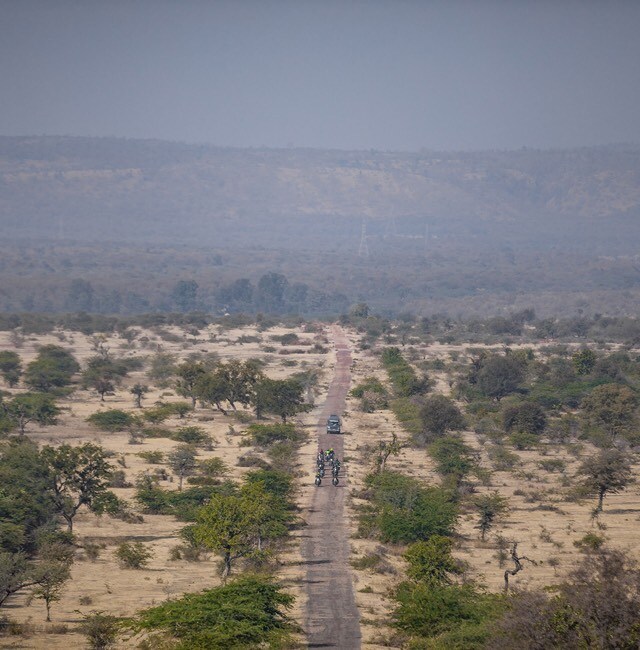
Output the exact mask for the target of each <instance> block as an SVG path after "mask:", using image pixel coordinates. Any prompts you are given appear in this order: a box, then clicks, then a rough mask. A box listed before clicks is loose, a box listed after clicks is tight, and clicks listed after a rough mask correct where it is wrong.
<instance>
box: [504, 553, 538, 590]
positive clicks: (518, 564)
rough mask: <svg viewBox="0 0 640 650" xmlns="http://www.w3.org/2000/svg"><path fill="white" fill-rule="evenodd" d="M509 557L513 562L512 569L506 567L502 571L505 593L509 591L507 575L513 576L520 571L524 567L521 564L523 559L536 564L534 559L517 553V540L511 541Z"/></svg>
mask: <svg viewBox="0 0 640 650" xmlns="http://www.w3.org/2000/svg"><path fill="white" fill-rule="evenodd" d="M511 559H512V560H513V563H514V565H515V566H514V568H513V569H507V570H506V571H505V572H504V593H505V594H506V593H507V592H508V591H509V576H514V575H516V573H520V571H522V570H523V569H524V566H522V562H523V560H526V561H527V562H531V564H533V565H534V566H538V563H537V562H536V561H535V560H532V559H530V558H528V557H527V556H526V555H518V542H513V546H512V547H511Z"/></svg>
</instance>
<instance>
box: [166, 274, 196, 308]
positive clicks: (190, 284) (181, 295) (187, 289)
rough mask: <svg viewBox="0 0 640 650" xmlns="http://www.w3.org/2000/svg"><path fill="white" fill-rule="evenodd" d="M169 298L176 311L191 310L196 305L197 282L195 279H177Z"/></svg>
mask: <svg viewBox="0 0 640 650" xmlns="http://www.w3.org/2000/svg"><path fill="white" fill-rule="evenodd" d="M171 298H172V301H173V304H174V305H175V307H176V308H177V309H178V311H181V312H188V311H193V310H194V309H195V308H196V305H197V298H198V283H197V282H196V281H195V280H179V281H178V282H177V283H176V285H175V286H174V287H173V290H172V292H171Z"/></svg>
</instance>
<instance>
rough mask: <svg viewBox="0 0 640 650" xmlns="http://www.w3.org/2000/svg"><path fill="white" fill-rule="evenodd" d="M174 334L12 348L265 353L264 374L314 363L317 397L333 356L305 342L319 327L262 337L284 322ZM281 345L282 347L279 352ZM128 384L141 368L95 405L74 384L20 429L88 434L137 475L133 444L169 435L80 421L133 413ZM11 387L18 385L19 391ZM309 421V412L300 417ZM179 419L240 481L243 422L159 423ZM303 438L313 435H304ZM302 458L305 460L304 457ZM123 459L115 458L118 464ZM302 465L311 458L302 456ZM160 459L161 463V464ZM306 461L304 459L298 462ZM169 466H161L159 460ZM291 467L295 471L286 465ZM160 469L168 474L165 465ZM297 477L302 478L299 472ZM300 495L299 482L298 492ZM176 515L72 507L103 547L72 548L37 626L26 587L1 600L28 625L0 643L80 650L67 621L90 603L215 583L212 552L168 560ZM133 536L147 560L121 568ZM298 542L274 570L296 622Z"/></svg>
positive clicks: (62, 336) (131, 600) (158, 444)
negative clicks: (290, 338) (199, 430)
mask: <svg viewBox="0 0 640 650" xmlns="http://www.w3.org/2000/svg"><path fill="white" fill-rule="evenodd" d="M163 329H164V330H165V331H170V333H171V334H173V335H175V336H176V337H177V340H175V341H173V340H172V341H167V340H163V339H162V338H161V337H160V336H158V334H157V333H154V332H153V331H141V332H140V334H139V336H138V338H137V339H136V341H135V342H134V344H133V345H132V346H131V345H128V344H127V342H126V341H125V340H124V339H122V338H119V337H117V336H113V337H108V338H107V339H105V340H102V341H97V340H96V339H95V337H87V336H84V335H82V334H78V333H68V332H67V333H58V335H57V336H32V337H28V338H27V339H26V340H25V341H24V343H23V345H22V347H20V348H18V350H17V351H18V352H19V354H20V356H21V357H22V359H23V364H24V365H26V364H27V363H28V362H29V361H31V360H32V359H33V358H34V357H35V355H36V353H37V348H38V346H40V345H43V344H46V343H53V344H56V345H62V346H63V347H65V348H67V349H69V350H70V351H72V352H73V354H74V355H75V356H76V358H77V359H78V360H79V361H80V363H81V364H84V362H85V361H86V359H87V358H88V357H90V356H92V355H95V354H96V345H97V344H99V343H102V344H103V345H105V346H106V347H108V348H109V351H110V354H111V355H112V356H115V357H118V356H150V355H152V354H154V353H155V352H156V351H162V352H169V353H172V354H175V355H176V357H177V358H178V360H183V359H185V358H186V357H187V356H188V355H189V354H192V353H194V352H215V353H217V354H218V355H219V356H220V358H221V359H223V360H226V359H231V358H233V359H248V358H252V357H258V358H260V359H263V360H264V361H266V363H267V365H266V367H265V372H266V373H267V374H268V375H269V376H270V377H273V378H281V377H285V376H287V375H289V374H291V373H293V372H297V371H301V370H305V369H308V368H317V369H318V370H319V371H320V372H321V373H322V374H321V380H320V385H319V387H318V391H317V399H319V400H322V393H323V391H325V390H326V386H327V373H329V372H330V369H331V366H332V364H333V363H334V355H333V354H332V353H331V351H330V350H328V349H327V351H326V352H323V351H320V352H318V351H312V344H313V343H315V342H319V343H322V344H324V343H325V342H326V338H325V336H324V334H323V332H322V331H320V332H301V331H296V333H297V334H298V336H299V337H300V339H301V340H302V342H303V343H304V344H296V345H293V346H289V347H287V348H285V347H283V346H281V344H280V343H277V342H273V341H271V340H270V337H271V336H274V335H282V334H286V333H288V332H291V331H292V330H290V329H284V328H279V327H277V328H271V329H269V330H268V331H266V332H258V331H257V330H255V329H254V328H241V329H237V330H226V331H224V332H221V331H220V330H219V329H218V328H217V327H210V328H209V329H208V330H203V331H201V332H200V334H198V336H197V339H194V338H193V336H191V335H188V334H185V333H184V332H183V331H182V330H181V329H180V328H163ZM241 336H249V337H259V338H260V339H261V340H260V341H259V342H255V341H252V342H245V343H242V344H240V343H238V338H239V337H241ZM265 346H271V347H274V348H276V351H275V352H265V351H264V350H263V348H264V347H265ZM2 349H13V345H12V344H11V342H10V340H9V335H8V334H7V333H5V332H1V333H0V350H2ZM282 351H287V352H288V353H287V354H281V352H282ZM136 382H141V383H146V384H150V382H149V381H148V380H147V379H146V377H145V376H144V371H139V372H134V373H131V375H130V376H129V377H127V378H126V380H125V382H124V383H123V385H122V386H120V387H118V389H117V390H116V391H115V394H113V395H108V396H107V397H106V401H105V402H104V403H101V402H100V399H99V396H97V395H96V394H95V393H91V392H89V391H84V390H81V389H78V390H77V391H75V392H74V393H73V394H72V395H71V396H70V397H69V398H67V399H64V400H61V402H60V406H62V407H63V409H64V411H63V414H62V416H61V418H60V422H59V423H58V424H57V425H56V426H52V427H46V428H38V427H37V426H33V425H32V426H29V427H28V431H27V435H29V436H30V437H31V438H32V439H34V440H37V441H38V442H40V443H42V444H60V443H63V442H68V443H71V444H77V443H81V442H84V441H92V442H97V443H99V444H101V445H103V446H104V447H105V448H106V449H107V450H109V451H112V452H114V454H115V455H114V458H113V460H114V461H116V462H117V465H116V467H117V468H118V469H123V468H124V471H125V473H126V478H127V480H128V481H130V482H132V483H134V482H135V480H136V478H137V477H138V476H139V475H140V474H142V473H145V472H149V471H153V470H154V469H155V468H156V467H158V466H157V465H149V464H148V463H147V462H146V461H145V460H143V459H142V458H140V457H139V456H138V453H139V452H141V451H149V450H160V451H163V452H165V453H166V452H169V451H170V450H171V449H172V448H173V447H174V446H175V445H176V444H177V443H175V442H173V441H171V440H169V439H164V438H158V439H147V440H145V442H144V444H142V445H133V444H130V443H129V436H128V434H127V433H114V434H111V433H103V432H99V431H97V430H96V429H95V428H94V427H93V426H92V425H90V424H88V423H87V422H86V418H87V417H88V416H89V415H90V414H92V413H94V412H96V411H101V410H106V409H111V408H119V409H123V410H127V411H130V412H137V411H138V409H135V407H134V404H133V397H132V395H131V394H130V393H129V388H130V387H131V386H132V385H133V384H134V383H136ZM18 390H20V389H18ZM160 399H162V400H163V401H178V400H182V398H180V397H178V396H177V395H175V393H174V391H173V390H172V389H171V388H166V389H154V390H152V391H151V392H150V393H148V394H147V395H146V396H145V398H144V400H143V406H145V407H150V406H152V405H153V404H154V402H156V400H160ZM307 420H308V416H307ZM311 424H312V422H311V421H308V422H306V423H305V422H304V421H303V422H301V425H304V426H308V427H311ZM185 425H198V426H201V427H203V428H204V429H205V431H206V432H207V433H209V434H210V435H211V436H212V438H213V439H214V441H215V444H214V448H213V450H212V451H204V450H200V451H199V458H201V459H206V458H210V457H218V458H221V459H222V460H223V461H224V462H225V463H226V464H227V466H228V467H229V469H230V473H229V478H232V479H236V480H237V479H240V478H241V477H242V475H243V474H244V473H245V472H246V471H249V469H250V468H241V467H238V466H237V461H238V458H239V456H241V455H243V454H246V453H247V452H248V451H250V450H251V449H250V448H247V447H241V446H239V443H240V441H241V440H242V432H243V431H244V430H245V429H246V426H247V425H246V424H242V423H241V422H240V421H239V420H238V419H237V418H235V417H234V416H233V414H230V415H228V416H226V417H225V416H223V415H222V414H220V413H219V412H217V411H215V410H211V409H203V408H201V407H198V408H197V409H196V411H195V412H193V413H191V414H190V415H189V416H187V418H186V419H183V420H179V419H177V418H176V419H173V420H167V421H165V422H164V423H163V426H166V427H167V428H171V429H173V428H177V427H179V426H185ZM309 444H310V445H311V446H313V445H312V443H311V442H310V443H309ZM310 458H313V456H311V457H310ZM121 463H122V466H121ZM307 465H308V466H309V467H311V462H309V463H307ZM165 467H166V466H165ZM305 467H306V466H305ZM167 469H168V468H167ZM292 471H296V468H294V469H293V470H292ZM169 474H171V472H170V470H169ZM303 482H304V479H303ZM160 484H161V485H162V487H165V488H167V489H176V488H177V481H176V480H173V477H171V480H170V481H161V483H160ZM114 492H116V494H117V495H118V496H119V497H121V498H124V499H128V500H129V501H130V503H131V505H132V507H133V509H134V510H135V504H134V503H133V501H131V499H132V496H133V493H134V490H133V489H132V488H120V489H114ZM306 494H307V493H306V492H305V489H303V490H302V493H301V495H300V496H301V499H302V500H304V499H305V498H306V497H305V495H306ZM183 525H184V524H183V523H182V522H178V521H176V520H175V519H174V518H173V517H169V516H162V515H145V516H144V522H143V523H139V524H130V523H123V522H122V521H120V520H116V519H111V518H109V517H96V516H95V515H93V514H91V513H89V512H82V511H81V512H80V514H79V515H78V516H77V517H76V520H75V524H74V532H75V533H76V535H77V536H78V540H79V542H80V543H81V544H82V543H83V542H95V543H99V544H104V545H105V548H104V549H103V551H102V552H101V554H100V557H99V558H98V560H97V561H95V562H90V561H88V560H86V559H85V558H83V553H82V552H81V551H80V552H79V553H78V558H77V561H76V562H75V563H74V565H73V569H72V580H71V581H70V582H69V583H68V585H67V587H66V589H65V591H64V593H63V596H62V599H61V601H60V602H58V603H54V604H53V607H52V619H53V622H52V623H51V624H45V623H44V618H45V608H44V603H43V602H42V601H33V603H32V604H31V605H28V604H27V602H26V595H25V594H18V595H17V596H15V597H14V598H13V599H12V600H11V602H10V603H9V604H8V606H7V607H6V613H7V614H8V615H9V616H10V618H11V619H12V620H15V621H19V622H23V623H27V624H29V625H28V626H25V627H27V628H28V630H29V632H30V633H29V634H28V635H26V636H20V637H4V638H0V646H1V647H15V648H18V647H19V648H81V647H85V640H84V637H82V636H81V635H80V634H78V633H77V632H74V631H73V630H74V627H75V626H76V624H77V623H78V622H79V620H80V619H81V616H82V614H84V613H87V612H89V611H91V610H103V611H105V612H108V613H112V614H115V615H118V616H127V615H132V614H133V613H135V612H136V611H137V610H139V609H141V608H144V607H148V606H151V605H154V604H157V603H160V602H162V601H164V600H166V599H167V598H171V597H176V596H179V595H180V594H182V593H185V592H192V591H198V590H201V589H203V588H207V587H211V586H215V585H217V584H219V583H220V579H219V569H218V561H217V559H216V558H215V556H211V557H210V558H209V559H208V560H206V561H203V562H187V561H184V560H179V561H174V560H170V559H169V554H170V551H171V549H172V548H173V547H175V546H177V545H179V544H180V538H179V531H180V529H181V528H182V527H183ZM125 540H126V541H141V542H143V543H144V544H145V546H146V547H147V548H148V549H150V550H151V551H152V552H153V558H152V560H151V562H150V564H149V566H148V568H146V569H144V570H126V569H122V568H120V567H119V566H118V564H117V562H116V560H115V557H114V550H115V547H116V545H117V544H119V543H120V542H122V541H125ZM300 559H301V558H300V555H299V544H298V543H297V540H296V539H295V538H294V539H293V540H292V543H291V544H290V547H289V549H288V551H287V552H286V553H285V554H284V555H283V557H282V558H281V562H282V564H281V567H280V569H279V571H278V574H279V576H280V577H281V578H283V579H284V581H285V584H286V585H287V587H288V588H289V590H290V591H291V592H293V593H294V595H296V596H297V601H296V606H295V609H294V610H293V612H292V614H293V616H294V617H295V618H296V619H297V620H298V621H302V619H303V613H302V612H303V609H302V608H303V607H304V598H303V590H302V588H301V585H302V578H303V575H304V567H302V565H301V561H300ZM64 626H66V627H67V628H68V632H67V633H65V634H51V633H47V631H48V630H51V629H57V628H58V629H59V628H63V627H64ZM132 646H133V641H132V640H123V641H122V643H121V645H120V646H119V647H122V648H128V647H132Z"/></svg>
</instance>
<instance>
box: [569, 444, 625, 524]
mask: <svg viewBox="0 0 640 650" xmlns="http://www.w3.org/2000/svg"><path fill="white" fill-rule="evenodd" d="M578 474H579V475H581V476H584V481H583V485H584V486H585V488H587V489H588V490H589V491H590V492H591V493H592V494H597V496H598V506H597V508H596V512H602V507H603V501H604V497H605V496H606V495H607V494H617V493H618V492H621V491H622V490H624V489H625V488H626V487H627V485H628V484H629V483H630V482H631V480H632V470H631V463H630V460H629V458H628V457H627V456H626V455H625V454H624V453H623V452H621V451H620V450H618V449H603V450H602V451H600V453H599V454H597V455H595V456H591V457H590V458H587V459H586V460H585V461H583V463H582V464H581V465H580V467H579V468H578Z"/></svg>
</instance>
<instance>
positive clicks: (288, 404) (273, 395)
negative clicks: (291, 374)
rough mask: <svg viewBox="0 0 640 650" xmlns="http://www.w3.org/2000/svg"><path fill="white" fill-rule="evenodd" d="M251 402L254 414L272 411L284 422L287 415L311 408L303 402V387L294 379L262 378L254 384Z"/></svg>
mask: <svg viewBox="0 0 640 650" xmlns="http://www.w3.org/2000/svg"><path fill="white" fill-rule="evenodd" d="M253 403H254V406H255V409H256V415H261V414H262V413H273V414H274V415H278V416H280V418H282V421H283V422H285V423H286V421H287V418H288V417H291V416H294V415H296V414H298V413H304V412H306V411H309V410H310V409H311V408H312V407H311V405H310V404H305V402H304V387H303V386H302V384H301V383H300V382H298V381H296V380H295V379H269V378H267V377H265V378H263V379H262V380H261V381H260V382H259V383H258V384H257V385H256V389H255V394H254V396H253Z"/></svg>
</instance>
